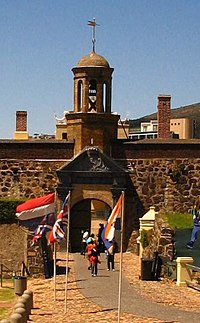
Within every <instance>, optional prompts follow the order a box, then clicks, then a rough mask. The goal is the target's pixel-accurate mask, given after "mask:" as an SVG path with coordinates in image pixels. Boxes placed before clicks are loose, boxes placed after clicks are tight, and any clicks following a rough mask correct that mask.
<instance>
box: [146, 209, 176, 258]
mask: <svg viewBox="0 0 200 323" xmlns="http://www.w3.org/2000/svg"><path fill="white" fill-rule="evenodd" d="M174 234H175V231H174V230H173V229H171V228H170V227H169V225H168V224H167V223H165V222H164V220H163V218H162V217H161V216H160V215H159V214H158V215H157V216H156V220H155V225H154V229H153V232H152V236H151V238H150V241H149V246H148V247H146V248H145V249H144V251H143V256H144V257H148V258H153V256H154V252H158V254H159V255H160V257H161V259H162V262H163V264H164V263H166V262H167V261H172V260H173V259H174V256H175V247H174Z"/></svg>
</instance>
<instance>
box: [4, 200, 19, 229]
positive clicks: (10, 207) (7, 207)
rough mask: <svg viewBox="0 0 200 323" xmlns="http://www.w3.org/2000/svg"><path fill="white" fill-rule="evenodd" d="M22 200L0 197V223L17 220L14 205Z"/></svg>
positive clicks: (9, 222)
mask: <svg viewBox="0 0 200 323" xmlns="http://www.w3.org/2000/svg"><path fill="white" fill-rule="evenodd" d="M23 202H24V200H14V199H0V224H11V223H15V222H17V218H16V216H15V213H16V207H17V205H19V204H21V203H23Z"/></svg>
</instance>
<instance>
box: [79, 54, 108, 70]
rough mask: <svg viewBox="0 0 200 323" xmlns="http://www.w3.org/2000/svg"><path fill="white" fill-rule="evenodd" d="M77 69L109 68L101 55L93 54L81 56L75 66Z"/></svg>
mask: <svg viewBox="0 0 200 323" xmlns="http://www.w3.org/2000/svg"><path fill="white" fill-rule="evenodd" d="M77 67H105V68H108V67H110V65H109V63H108V61H107V60H106V59H105V58H104V57H103V56H101V55H98V54H97V53H95V52H93V51H92V52H91V53H90V54H88V55H86V56H83V57H82V58H81V59H80V61H79V62H78V64H77Z"/></svg>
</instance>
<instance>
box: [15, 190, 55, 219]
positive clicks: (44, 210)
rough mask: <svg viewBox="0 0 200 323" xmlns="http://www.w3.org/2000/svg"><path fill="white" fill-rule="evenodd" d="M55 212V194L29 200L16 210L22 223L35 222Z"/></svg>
mask: <svg viewBox="0 0 200 323" xmlns="http://www.w3.org/2000/svg"><path fill="white" fill-rule="evenodd" d="M54 212H55V193H51V194H48V195H45V196H41V197H36V198H34V199H31V200H28V201H26V202H24V203H22V204H20V205H18V206H17V208H16V216H17V218H18V220H20V221H26V220H33V219H36V218H39V217H44V216H45V215H47V214H50V213H54Z"/></svg>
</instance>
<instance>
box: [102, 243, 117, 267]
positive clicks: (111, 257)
mask: <svg viewBox="0 0 200 323" xmlns="http://www.w3.org/2000/svg"><path fill="white" fill-rule="evenodd" d="M116 251H117V242H116V241H113V244H112V245H111V246H110V248H108V249H106V251H105V253H106V256H107V270H110V269H112V271H115V253H116Z"/></svg>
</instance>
